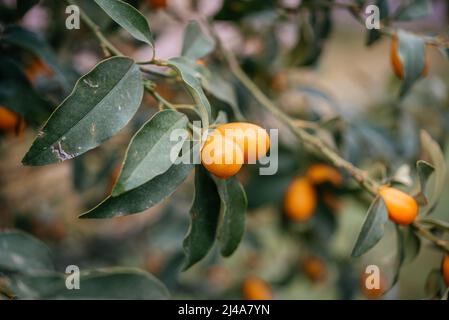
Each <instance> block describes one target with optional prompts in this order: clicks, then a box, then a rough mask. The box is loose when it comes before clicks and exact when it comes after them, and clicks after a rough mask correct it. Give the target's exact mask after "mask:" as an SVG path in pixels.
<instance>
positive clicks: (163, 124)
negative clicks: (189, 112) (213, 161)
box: [112, 110, 188, 196]
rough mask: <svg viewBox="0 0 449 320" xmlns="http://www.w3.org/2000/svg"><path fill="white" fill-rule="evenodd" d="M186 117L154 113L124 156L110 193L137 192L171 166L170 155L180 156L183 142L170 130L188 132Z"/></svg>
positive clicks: (174, 113) (180, 114)
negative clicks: (172, 135)
mask: <svg viewBox="0 0 449 320" xmlns="http://www.w3.org/2000/svg"><path fill="white" fill-rule="evenodd" d="M187 123H188V119H187V117H186V116H185V115H184V114H182V113H180V112H177V111H174V110H164V111H160V112H158V113H156V114H155V115H154V116H153V117H152V118H151V119H150V120H149V121H148V122H147V123H145V124H144V125H143V127H142V128H141V129H140V130H139V131H138V132H137V133H136V134H135V136H134V137H133V139H132V140H131V142H130V145H129V147H128V150H127V152H126V158H125V161H124V163H123V168H122V171H121V173H120V177H119V179H118V181H117V184H116V185H115V187H114V190H113V192H112V195H113V196H117V195H119V194H121V193H123V192H125V191H129V190H131V189H134V188H137V187H139V186H141V185H142V184H144V183H146V182H148V181H150V180H151V179H153V178H154V177H156V176H157V175H160V174H161V173H164V172H165V171H167V170H168V169H169V168H170V167H171V166H172V164H173V163H172V161H171V154H172V153H174V154H176V155H178V154H179V152H180V150H181V147H182V144H183V142H184V141H185V139H186V138H187V135H186V136H185V137H184V139H183V140H181V141H179V140H174V139H172V138H171V134H172V132H173V130H177V129H184V130H186V129H187Z"/></svg>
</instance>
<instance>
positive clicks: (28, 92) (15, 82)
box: [0, 56, 51, 126]
mask: <svg viewBox="0 0 449 320" xmlns="http://www.w3.org/2000/svg"><path fill="white" fill-rule="evenodd" d="M0 105H2V106H6V107H7V108H8V109H11V110H12V111H14V112H17V113H18V114H20V115H21V116H23V117H24V118H25V119H26V121H27V123H29V124H32V125H35V126H38V125H41V124H42V122H44V121H45V119H46V118H47V117H48V116H49V114H50V110H51V106H50V105H49V103H48V102H47V101H45V100H43V99H42V98H41V97H40V96H39V95H38V94H37V93H36V91H34V89H33V88H32V87H31V85H30V83H29V81H28V79H27V78H26V77H25V75H24V74H23V73H22V70H21V68H20V66H19V65H18V63H17V62H16V61H14V60H12V59H11V58H10V57H4V56H1V57H0Z"/></svg>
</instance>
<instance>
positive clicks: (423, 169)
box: [416, 160, 435, 205]
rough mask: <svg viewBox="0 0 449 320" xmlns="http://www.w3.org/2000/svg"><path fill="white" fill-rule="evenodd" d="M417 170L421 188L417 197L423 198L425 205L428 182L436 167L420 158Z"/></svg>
mask: <svg viewBox="0 0 449 320" xmlns="http://www.w3.org/2000/svg"><path fill="white" fill-rule="evenodd" d="M416 171H417V172H418V178H419V190H418V196H417V198H418V199H419V198H422V199H423V200H424V201H423V202H424V205H425V204H427V202H428V201H427V195H426V184H427V181H428V180H429V177H430V176H431V175H432V173H433V172H434V171H435V168H434V167H433V166H432V165H431V164H430V163H428V162H426V161H423V160H419V161H418V162H417V163H416Z"/></svg>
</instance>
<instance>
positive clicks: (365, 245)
mask: <svg viewBox="0 0 449 320" xmlns="http://www.w3.org/2000/svg"><path fill="white" fill-rule="evenodd" d="M387 221H388V211H387V208H386V206H385V203H384V201H383V200H382V198H380V197H377V198H376V199H374V201H373V203H372V204H371V206H370V208H369V209H368V212H367V214H366V218H365V221H364V222H363V226H362V230H361V231H360V233H359V236H358V238H357V241H356V243H355V246H354V249H353V250H352V253H351V256H352V257H359V256H361V255H362V254H364V253H365V252H367V251H368V250H369V249H371V248H372V247H374V246H375V245H376V244H377V243H378V242H379V240H380V239H381V238H382V237H383V235H384V231H385V223H386V222H387Z"/></svg>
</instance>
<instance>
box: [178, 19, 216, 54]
mask: <svg viewBox="0 0 449 320" xmlns="http://www.w3.org/2000/svg"><path fill="white" fill-rule="evenodd" d="M214 48H215V42H214V41H213V40H212V39H211V38H209V37H207V36H206V35H205V34H204V33H203V31H202V30H201V27H200V25H199V24H198V22H196V21H191V22H190V23H189V24H188V25H187V28H186V30H185V32H184V42H183V44H182V56H183V57H186V58H190V59H193V61H196V60H198V59H200V58H202V57H204V56H205V55H207V54H209V53H211V52H212V51H213V50H214Z"/></svg>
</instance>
